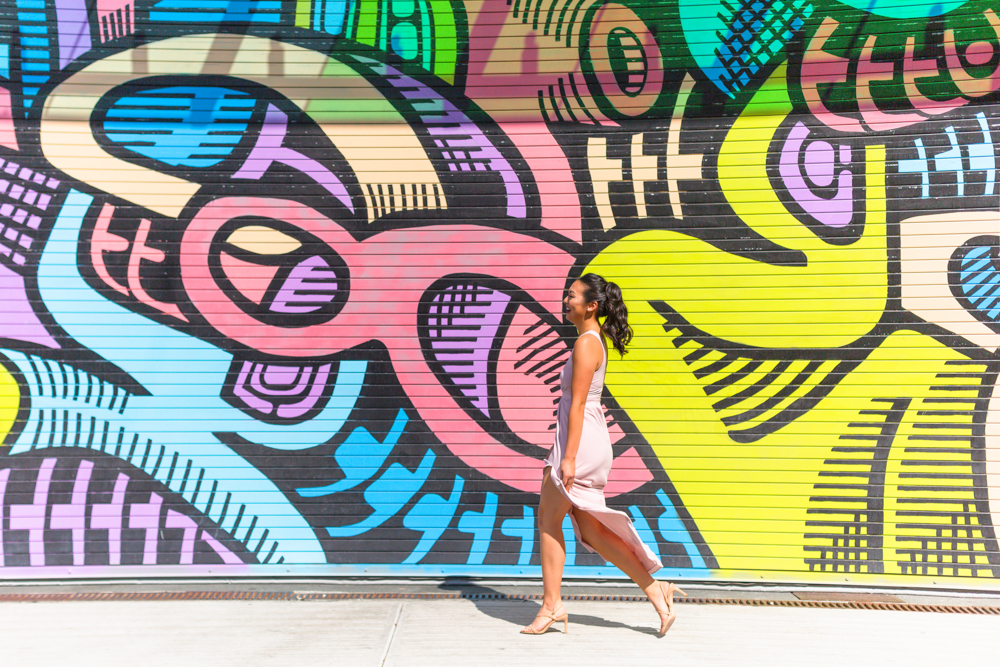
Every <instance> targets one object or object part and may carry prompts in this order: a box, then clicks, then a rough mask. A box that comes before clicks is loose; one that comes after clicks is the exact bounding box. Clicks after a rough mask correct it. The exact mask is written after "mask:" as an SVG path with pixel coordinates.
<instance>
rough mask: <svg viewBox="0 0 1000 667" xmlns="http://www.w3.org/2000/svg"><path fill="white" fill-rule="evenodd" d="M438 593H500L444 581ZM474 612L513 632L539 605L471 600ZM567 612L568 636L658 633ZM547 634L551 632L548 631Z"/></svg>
mask: <svg viewBox="0 0 1000 667" xmlns="http://www.w3.org/2000/svg"><path fill="white" fill-rule="evenodd" d="M438 588H440V589H441V590H442V591H449V592H459V593H462V594H463V595H470V596H471V595H497V596H499V595H502V593H501V592H500V591H498V590H495V589H493V588H489V587H488V586H478V585H475V584H468V583H462V584H457V583H455V584H452V583H449V582H445V583H443V584H441V585H440V586H438ZM470 602H472V603H473V604H474V605H475V606H476V609H477V610H478V611H479V612H480V613H482V614H485V615H486V616H490V617H491V618H495V619H498V620H501V621H506V622H507V623H510V624H511V625H513V626H515V628H516V629H517V630H520V629H521V628H522V627H524V626H525V625H527V624H528V623H531V620H532V619H533V618H534V617H535V615H536V614H537V613H538V610H539V609H541V606H542V605H541V603H540V602H537V601H535V600H504V599H495V600H476V599H471V600H470ZM566 609H567V611H568V612H569V625H570V630H569V631H570V633H572V632H573V626H574V625H582V626H589V627H596V628H620V629H623V630H632V631H633V632H639V633H641V634H644V635H653V636H657V635H658V634H659V633H658V632H657V631H656V629H655V628H651V627H637V626H634V625H628V624H627V623H619V622H618V621H609V620H607V619H604V618H600V617H598V616H587V615H584V614H574V613H573V610H572V608H571V606H568V607H567V608H566ZM649 613H650V615H651V616H652V617H654V618H655V617H656V612H654V611H653V610H652V609H650V610H649ZM552 627H553V628H558V629H560V630H561V629H562V624H561V623H555V624H554V625H553V626H552ZM549 632H553V630H552V629H550V630H549Z"/></svg>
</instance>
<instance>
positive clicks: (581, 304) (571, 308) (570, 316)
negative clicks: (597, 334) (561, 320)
mask: <svg viewBox="0 0 1000 667" xmlns="http://www.w3.org/2000/svg"><path fill="white" fill-rule="evenodd" d="M586 290H587V286H586V285H584V284H583V283H582V282H580V281H579V280H577V281H575V282H574V283H573V284H572V285H571V286H570V288H569V291H568V292H566V296H565V297H564V298H563V314H565V315H566V319H567V320H569V321H570V322H572V323H573V324H575V325H577V326H580V325H581V324H583V322H584V320H585V319H587V317H593V316H594V315H595V314H596V313H597V302H596V301H589V302H588V301H587V300H586V298H584V296H583V294H584V292H585V291H586Z"/></svg>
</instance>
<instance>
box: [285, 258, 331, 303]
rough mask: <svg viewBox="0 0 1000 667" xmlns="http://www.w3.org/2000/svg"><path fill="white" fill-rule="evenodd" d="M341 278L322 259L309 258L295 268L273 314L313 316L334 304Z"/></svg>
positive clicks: (289, 275)
mask: <svg viewBox="0 0 1000 667" xmlns="http://www.w3.org/2000/svg"><path fill="white" fill-rule="evenodd" d="M336 294H337V274H336V273H335V272H334V270H333V269H332V268H330V265H329V264H328V263H327V261H326V260H325V259H323V258H322V257H320V256H319V255H313V256H312V257H307V258H306V259H304V260H302V261H301V262H299V263H298V265H297V266H296V267H295V268H293V269H292V270H291V271H290V272H289V274H288V277H287V278H285V282H284V283H283V284H282V285H281V289H279V290H278V293H277V295H275V297H274V300H273V301H272V302H271V308H270V310H271V311H272V312H275V313H298V314H304V313H311V312H313V311H316V310H319V309H320V308H322V307H323V306H325V305H326V304H328V303H330V302H331V301H333V297H334V296H336Z"/></svg>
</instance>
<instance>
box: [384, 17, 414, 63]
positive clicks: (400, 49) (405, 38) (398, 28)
mask: <svg viewBox="0 0 1000 667" xmlns="http://www.w3.org/2000/svg"><path fill="white" fill-rule="evenodd" d="M390 42H391V44H392V50H393V51H395V52H396V55H398V56H399V57H400V58H402V59H403V60H413V59H414V58H416V57H417V54H418V53H419V52H420V43H419V42H418V40H417V27H416V26H415V25H413V24H412V23H410V22H409V21H401V22H399V23H397V24H396V25H394V26H393V28H392V36H391V37H390Z"/></svg>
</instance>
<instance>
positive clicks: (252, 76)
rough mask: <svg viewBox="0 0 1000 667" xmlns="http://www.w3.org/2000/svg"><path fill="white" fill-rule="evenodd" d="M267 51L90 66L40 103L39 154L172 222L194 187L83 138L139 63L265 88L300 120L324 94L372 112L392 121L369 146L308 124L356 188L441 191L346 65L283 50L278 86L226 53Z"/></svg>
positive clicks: (333, 127) (237, 48)
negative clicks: (382, 155) (299, 112)
mask: <svg viewBox="0 0 1000 667" xmlns="http://www.w3.org/2000/svg"><path fill="white" fill-rule="evenodd" d="M272 43H273V40H270V39H264V38H262V37H251V36H239V35H216V34H208V35H187V36H184V37H175V38H172V39H166V40H163V41H160V42H154V43H152V44H146V45H143V46H139V47H137V48H136V49H132V50H130V51H125V52H122V53H118V54H115V55H112V56H109V57H107V58H104V59H102V60H99V61H97V62H95V63H93V64H91V65H89V66H87V67H86V68H84V69H83V70H81V71H80V72H78V73H76V74H74V75H73V76H71V77H70V78H69V79H67V80H66V81H64V82H63V83H61V84H60V85H59V86H57V87H56V89H55V90H54V91H53V92H52V94H51V95H50V96H49V97H48V99H47V100H46V102H45V106H44V108H43V111H42V119H41V132H40V136H41V146H42V152H43V153H44V155H45V157H46V158H47V159H48V160H49V162H51V163H52V164H53V165H54V166H55V167H56V168H58V169H60V170H62V171H63V172H65V173H66V174H67V175H69V176H72V177H74V178H76V179H79V180H80V181H83V182H84V183H87V184H88V185H91V186H93V187H96V188H99V189H101V190H103V191H105V192H108V193H110V194H113V195H115V196H117V197H121V198H122V199H125V200H127V201H130V202H132V203H135V204H138V205H140V206H145V207H146V208H148V209H150V210H153V211H156V212H157V213H160V214H162V215H166V216H169V217H172V218H176V217H177V216H178V215H180V212H181V211H182V210H183V208H184V206H185V205H186V204H187V202H188V201H189V200H190V199H191V197H192V196H193V195H194V193H195V192H197V191H198V190H199V188H200V187H201V186H200V185H198V184H197V183H192V182H190V181H187V180H185V179H181V178H177V177H174V176H170V175H168V174H164V173H161V172H159V171H156V170H153V169H147V168H145V167H140V166H139V165H135V164H132V163H131V162H126V161H125V160H121V159H119V158H116V157H114V156H113V155H111V154H110V153H108V152H107V151H105V150H104V149H103V148H101V146H100V145H99V144H98V143H97V140H96V139H95V138H94V136H93V134H92V133H91V131H90V117H91V114H92V113H93V111H94V108H95V107H96V106H97V103H98V102H99V101H100V99H101V98H102V97H103V96H104V95H105V94H107V92H108V91H110V90H111V89H113V88H114V87H116V86H119V85H122V84H125V83H128V82H129V81H131V80H133V79H134V78H135V75H134V74H132V71H133V62H134V60H135V58H136V57H139V58H140V60H141V59H143V57H144V59H145V62H146V63H147V72H148V75H149V76H160V75H168V74H169V75H191V76H194V75H199V74H202V73H203V72H205V71H210V72H211V73H214V74H228V75H229V76H233V77H237V78H242V79H247V80H249V81H253V82H255V83H259V84H260V85H263V86H267V87H269V88H273V89H274V90H276V91H277V92H279V93H281V94H282V95H284V96H285V97H287V98H288V99H289V100H291V101H292V102H294V103H295V104H297V105H298V106H299V107H300V108H302V109H304V110H305V111H306V113H307V114H309V108H308V107H309V102H310V101H311V100H312V99H314V98H315V97H316V95H317V94H320V93H323V92H325V91H327V90H329V91H330V92H331V93H333V92H335V93H336V98H334V99H340V98H347V100H346V101H345V104H348V103H349V102H350V101H353V100H373V101H376V102H381V103H382V104H379V113H380V114H383V113H384V114H386V115H387V116H388V115H391V116H392V119H393V120H394V121H398V122H393V123H388V124H386V125H384V126H381V127H380V129H381V130H386V134H385V136H375V133H374V132H372V131H371V129H370V127H369V130H368V131H366V132H363V133H359V131H358V127H357V126H349V127H347V128H346V129H345V126H341V125H337V124H332V123H323V122H320V121H321V120H322V118H319V117H315V116H314V120H316V121H317V123H318V124H319V125H320V127H321V128H322V129H323V131H324V132H325V133H326V134H327V136H329V137H330V139H331V141H333V143H334V145H336V146H337V147H338V148H341V145H340V144H341V142H345V144H344V147H343V148H341V152H342V153H343V154H344V157H345V158H346V159H347V162H348V164H350V165H351V168H352V169H354V171H355V172H356V174H357V176H358V179H359V181H361V183H362V184H363V183H364V182H365V179H366V178H367V179H369V180H372V179H374V181H375V182H379V183H385V182H396V183H410V184H413V183H416V184H428V185H438V186H439V185H440V182H439V181H438V178H437V172H436V171H435V170H434V167H433V165H432V164H431V162H430V160H429V159H428V158H427V155H426V153H425V152H424V151H423V148H422V147H421V145H420V141H419V139H417V137H416V135H415V134H414V133H413V130H412V129H411V128H410V126H409V124H407V123H406V122H405V121H404V119H403V117H402V116H401V115H399V114H398V113H397V112H396V111H395V109H394V108H393V107H392V106H391V104H390V103H389V102H388V101H387V100H385V97H384V96H383V95H382V94H381V93H380V92H379V91H378V89H377V88H375V87H374V86H373V85H372V84H370V83H369V82H368V81H367V80H366V79H365V78H364V77H362V76H361V75H359V74H358V73H356V72H355V71H354V70H352V69H351V68H350V67H348V66H347V65H345V64H343V63H341V62H338V61H336V60H333V59H331V58H329V57H327V56H325V55H323V54H321V53H318V52H316V51H311V50H309V49H304V48H301V47H298V46H294V45H291V44H287V43H282V46H281V49H280V54H281V56H282V58H283V64H282V71H283V72H284V75H283V76H268V75H267V72H268V67H267V66H266V56H265V60H263V61H262V60H261V59H260V58H256V57H250V56H249V55H248V56H247V59H246V60H245V61H244V60H243V59H241V58H240V57H236V58H235V59H234V58H233V57H232V55H233V54H235V53H239V54H251V53H259V54H269V53H270V52H271V45H272ZM213 46H215V47H217V48H222V47H225V48H224V49H223V50H224V51H225V53H223V54H221V55H220V54H219V53H218V52H217V51H215V52H213ZM226 49H229V50H226ZM137 52H140V53H137ZM262 63H263V64H262ZM379 149H391V155H392V158H393V159H392V160H372V159H371V156H372V155H373V154H375V153H377V151H378V150H379ZM401 151H402V152H401ZM404 159H405V162H402V163H400V162H399V160H404ZM355 163H357V166H356V165H355ZM399 164H402V165H403V167H402V168H400V167H399V166H398V165H399ZM376 175H377V177H376Z"/></svg>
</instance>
